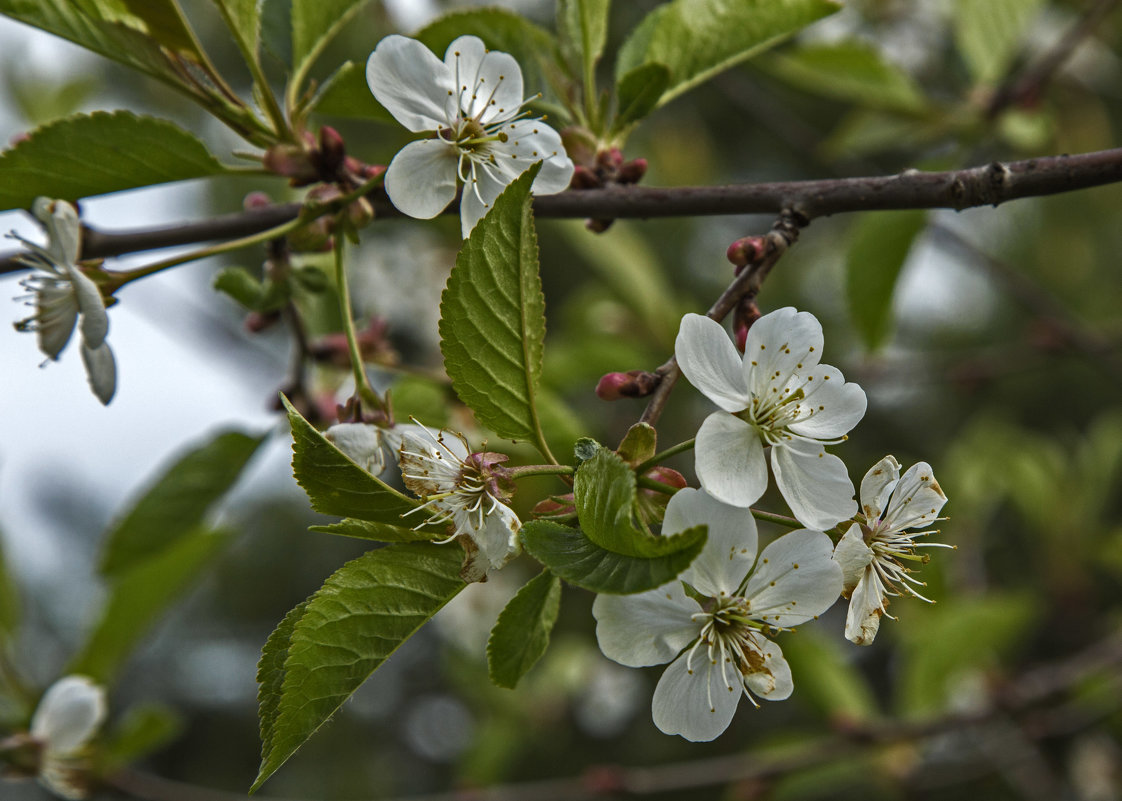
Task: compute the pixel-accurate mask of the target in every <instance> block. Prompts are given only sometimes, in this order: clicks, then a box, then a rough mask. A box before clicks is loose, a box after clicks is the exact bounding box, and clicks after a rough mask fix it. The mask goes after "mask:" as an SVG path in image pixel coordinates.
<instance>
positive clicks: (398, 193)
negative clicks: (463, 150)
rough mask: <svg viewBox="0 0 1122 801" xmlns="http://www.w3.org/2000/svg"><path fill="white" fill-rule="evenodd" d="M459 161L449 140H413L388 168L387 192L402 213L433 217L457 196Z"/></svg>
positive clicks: (423, 218) (424, 218)
mask: <svg viewBox="0 0 1122 801" xmlns="http://www.w3.org/2000/svg"><path fill="white" fill-rule="evenodd" d="M456 165H457V156H456V149H455V148H454V147H452V146H451V145H449V144H448V143H447V142H442V141H440V140H439V139H422V140H420V141H419V142H410V143H409V144H408V145H406V146H405V147H403V148H402V149H401V150H400V151H398V153H397V155H396V156H394V157H393V161H391V162H390V166H389V167H388V168H386V178H385V186H386V194H387V195H388V196H389V198H390V202H391V203H393V204H394V206H395V207H396V208H397V210H398V211H400V212H401V213H402V214H406V215H408V216H410V217H416V218H418V219H421V220H430V219H432V218H433V217H435V216H436V215H438V214H440V212H442V211H444V209H446V208H448V204H449V203H451V202H452V201H453V200H455V199H456Z"/></svg>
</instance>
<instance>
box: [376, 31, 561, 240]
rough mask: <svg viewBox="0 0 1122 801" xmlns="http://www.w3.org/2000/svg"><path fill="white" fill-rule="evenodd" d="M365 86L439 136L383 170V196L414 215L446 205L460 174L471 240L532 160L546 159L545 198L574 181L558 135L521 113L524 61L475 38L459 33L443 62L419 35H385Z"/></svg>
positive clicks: (537, 188)
mask: <svg viewBox="0 0 1122 801" xmlns="http://www.w3.org/2000/svg"><path fill="white" fill-rule="evenodd" d="M366 82H367V83H368V84H369V85H370V91H371V92H373V93H374V97H375V98H377V100H378V102H379V103H381V104H382V105H383V106H385V107H386V110H387V111H389V112H390V114H392V115H393V116H394V118H395V119H396V120H397V121H398V122H400V123H401V124H402V125H404V126H405V127H406V128H408V129H409V130H410V131H413V132H414V133H420V132H422V131H431V132H434V133H435V137H434V138H429V139H422V140H420V141H418V142H412V143H411V144H408V145H406V146H405V147H404V148H403V149H402V150H401V152H399V153H398V154H397V155H396V156H394V159H393V161H391V162H390V166H389V168H388V169H387V170H386V177H385V187H386V194H387V195H389V198H390V200H391V201H392V202H393V204H394V205H395V206H396V207H397V208H398V209H399V210H400V211H402V212H403V213H405V214H408V215H409V216H410V217H420V218H423V219H429V218H431V217H435V216H436V215H438V214H440V212H442V211H444V209H445V208H446V207H447V206H448V204H449V203H451V202H452V201H453V200H454V199H455V197H456V183H457V180H459V181H460V182H462V183H463V184H464V185H465V186H464V192H463V196H462V197H461V198H460V227H461V231H462V233H463V236H464V237H465V238H466V237H467V235H468V234H469V233H471V229H472V228H474V227H475V224H476V223H477V222H478V221H479V220H480V219H481V218H482V217H483V215H484V214H486V213H487V211H488V210H489V209H490V207H491V204H492V203H494V201H495V198H497V197H498V196H499V194H500V193H501V192H502V191H503V189H505V188H506V186H507V185H508V184H509V183H510V182H511V181H513V180H514V179H515V178H517V177H518V176H519V175H521V174H522V173H523V172H525V171H526V170H527V169H528V168H529V167H530V166H531V165H532V164H534V163H535V162H538V161H542V162H544V163H543V164H542V168H541V172H539V173H538V177H537V178H535V179H534V186H533V190H534V192H535V193H537V194H539V195H550V194H553V193H554V192H560V191H561V190H562V189H565V188H566V187H567V186H568V185H569V180H570V179H571V178H572V177H573V162H572V161H570V160H569V157H568V156H567V155H566V154H565V148H564V146H563V145H562V144H561V136H560V135H559V134H558V133H557V132H556V131H555V130H553V129H552V128H550V127H549V126H548V125H546V124H545V123H544V122H542V121H541V120H540V119H530V118H528V117H527V112H525V111H524V110H523V106H525V104H526V103H527V102H528V100H526V99H524V98H523V95H522V70H521V68H520V67H519V66H518V62H517V61H515V60H514V57H513V56H511V55H510V54H508V53H500V52H498V51H491V52H488V51H487V49H486V47H484V45H483V41H482V40H481V39H479V38H478V37H475V36H461V37H460V38H459V39H457V40H456V41H454V42H452V44H451V45H449V46H448V50H447V52H446V53H445V54H444V61H441V60H440V59H438V58H437V57H436V56H435V55H433V54H432V51H430V50H429V49H428V48H427V47H425V46H424V45H423V44H421V43H420V42H418V41H417V40H415V39H409V38H406V37H404V36H396V35H395V36H387V37H386V38H385V39H383V40H382V41H381V42H379V43H378V46H377V47H376V48H375V49H374V52H373V53H371V54H370V60H369V61H367V63H366ZM531 99H532V98H531Z"/></svg>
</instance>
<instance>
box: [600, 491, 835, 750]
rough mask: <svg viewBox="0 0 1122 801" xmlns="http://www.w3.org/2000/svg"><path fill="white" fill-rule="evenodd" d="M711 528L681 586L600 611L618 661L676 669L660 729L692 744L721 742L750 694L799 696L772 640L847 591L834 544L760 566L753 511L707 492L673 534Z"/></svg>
mask: <svg viewBox="0 0 1122 801" xmlns="http://www.w3.org/2000/svg"><path fill="white" fill-rule="evenodd" d="M702 523H704V524H706V525H707V526H708V530H709V538H708V540H707V542H706V544H705V548H704V549H703V550H702V552H701V554H700V555H699V556H698V557H697V559H695V560H694V562H693V563H692V564H691V565H690V566H689V567H688V568H687V569H686V570H685V571H684V572H683V573H682V574H681V576H679V579H680V580H675V581H673V582H670V583H669V584H665V585H663V586H662V587H659V588H658V589H655V590H651V591H649V592H644V593H639V594H638V595H599V596H597V597H596V601H595V603H593V605H592V614H593V615H594V616H595V617H596V621H597V623H596V639H597V641H598V642H599V644H600V650H601V651H603V652H604V655H605V656H607V657H608V658H609V659H613V660H615V661H616V662H619V663H620V664H622V665H627V666H628V667H644V666H647V665H659V664H663V663H666V662H670V663H671V664H670V666H669V667H668V668H667V669H666V671H665V672H664V673H663V674H662V678H661V679H659V682H658V686H657V687H656V688H655V692H654V698H653V699H652V702H651V708H652V712H653V716H654V723H655V725H656V726H658V728H659V729H661V730H662V731H663V732H665V733H667V734H680V735H681V736H683V737H685V738H686V739H687V740H693V741H707V740H712V739H714V738H716V737H717V736H718V735H720V734H721V732H723V731H724V730H725V729H726V728H727V727H728V725H729V723H730V722H731V721H732V716H733V714H734V713H735V712H736V707H737V704H738V703H739V701H740V696H741V694H742V693H743V694H745V695H747V696H748V698H749V700H751V701H752V703H753V704H755V703H756V702H755V700H754V699H753V697H752V696H753V695H755V696H758V697H760V698H764V699H767V700H769V701H781V700H783V699H784V698H787V697H788V696H789V695H790V694H791V690H792V689H793V684H792V682H791V670H790V668H789V667H788V665H787V662H786V660H784V658H783V652H782V651H781V650H780V648H779V646H778V645H776V644H775V643H774V642H772V641H771V640H770V639H768V637H767V636H766V632H769V631H774V630H778V629H787V628H790V627H792V626H796V625H798V624H800V623H804V622H806V621H807V620H810V619H811V618H813V617H815V616H817V615H819V614H821V613H822V612H824V611H825V610H826V609H828V608H829V607H830V605H831V604H833V603H834V601H836V600H837V598H838V593H839V592H840V591H841V586H842V576H841V569H840V568H839V567H838V566H837V564H836V563H834V562H833V561H832V560H831V559H830V554H831V551H832V543H831V542H830V538H829V537H827V536H826V535H825V534H823V533H822V532H820V531H810V530H807V529H800V530H798V531H792V532H791V533H789V534H785V535H784V536H782V537H780V538H779V539H777V540H775V541H774V542H773V543H771V544H770V545H769V546H768V547H767V548H765V549H764V551H763V553H761V554H760V557H759V559H758V560H757V559H756V547H757V538H756V523H755V521H754V520H753V519H752V513H751V512H750V511H748V510H747V509H743V508H738V507H733V506H728V505H726V504H722V503H720V502H719V501H716V500H714V499H713V498H711V497H710V496H709V495H707V494H706V493H705V492H703V491H701V490H694V489H684V490H680V491H679V492H677V493H676V494H675V495H674V497H673V498H671V499H670V503H669V505H668V506H667V507H666V519H665V521H664V522H663V531H664V532H675V531H682V530H684V529H686V528H689V527H691V526H696V525H699V524H702ZM753 563H754V564H755V567H754V568H753ZM687 585H688V586H687Z"/></svg>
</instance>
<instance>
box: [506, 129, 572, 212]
mask: <svg viewBox="0 0 1122 801" xmlns="http://www.w3.org/2000/svg"><path fill="white" fill-rule="evenodd" d="M501 132H502V133H504V134H506V137H507V140H506V141H505V142H500V143H497V144H495V145H493V146H492V149H491V152H492V154H493V155H494V158H495V166H496V167H497V168H498V169H499V170H500V171H501V172H502V174H503V175H505V176H506V177H507V180H508V181H513V180H514V179H515V178H517V177H518V176H519V175H521V174H522V173H523V172H525V171H526V170H527V169H529V167H530V165H531V164H533V163H535V162H538V161H542V162H543V163H542V168H541V171H540V172H539V173H538V176H537V178H535V179H534V185H533V192H534V194H535V195H552V194H553V193H555V192H560V191H561V190H563V189H567V188H568V186H569V182H570V181H571V180H572V178H573V169H574V168H573V162H572V161H571V160H570V159H569V157H568V155H566V153H565V145H564V144H563V143H562V142H561V134H559V133H557V131H555V130H554V129H553V128H551V127H549V126H548V125H546V124H545V123H544V122H542V121H541V120H516V121H514V122H509V123H506V124H505V125H503V126H502V131H501ZM543 159H544V161H543Z"/></svg>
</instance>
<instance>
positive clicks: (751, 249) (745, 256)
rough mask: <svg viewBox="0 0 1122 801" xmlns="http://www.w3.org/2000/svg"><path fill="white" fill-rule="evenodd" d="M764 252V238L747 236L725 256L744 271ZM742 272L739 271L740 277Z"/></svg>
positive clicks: (730, 246) (737, 241) (738, 241)
mask: <svg viewBox="0 0 1122 801" xmlns="http://www.w3.org/2000/svg"><path fill="white" fill-rule="evenodd" d="M763 252H764V238H763V237H762V236H745V237H742V238H740V239H738V240H736V241H735V242H733V243H732V244H731V245H729V249H728V250H727V251H725V256H726V257H727V258H728V260H729V261H730V262H732V263H733V264H735V265H736V266H737V267H738V268H741V269H743V268H744V267H747V266H748V265H749V264H752V263H753V262H754V261H756V259H758V258H759V257H760V255H761V254H763ZM739 273H740V270H739V269H738V270H737V274H738V275H739Z"/></svg>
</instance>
